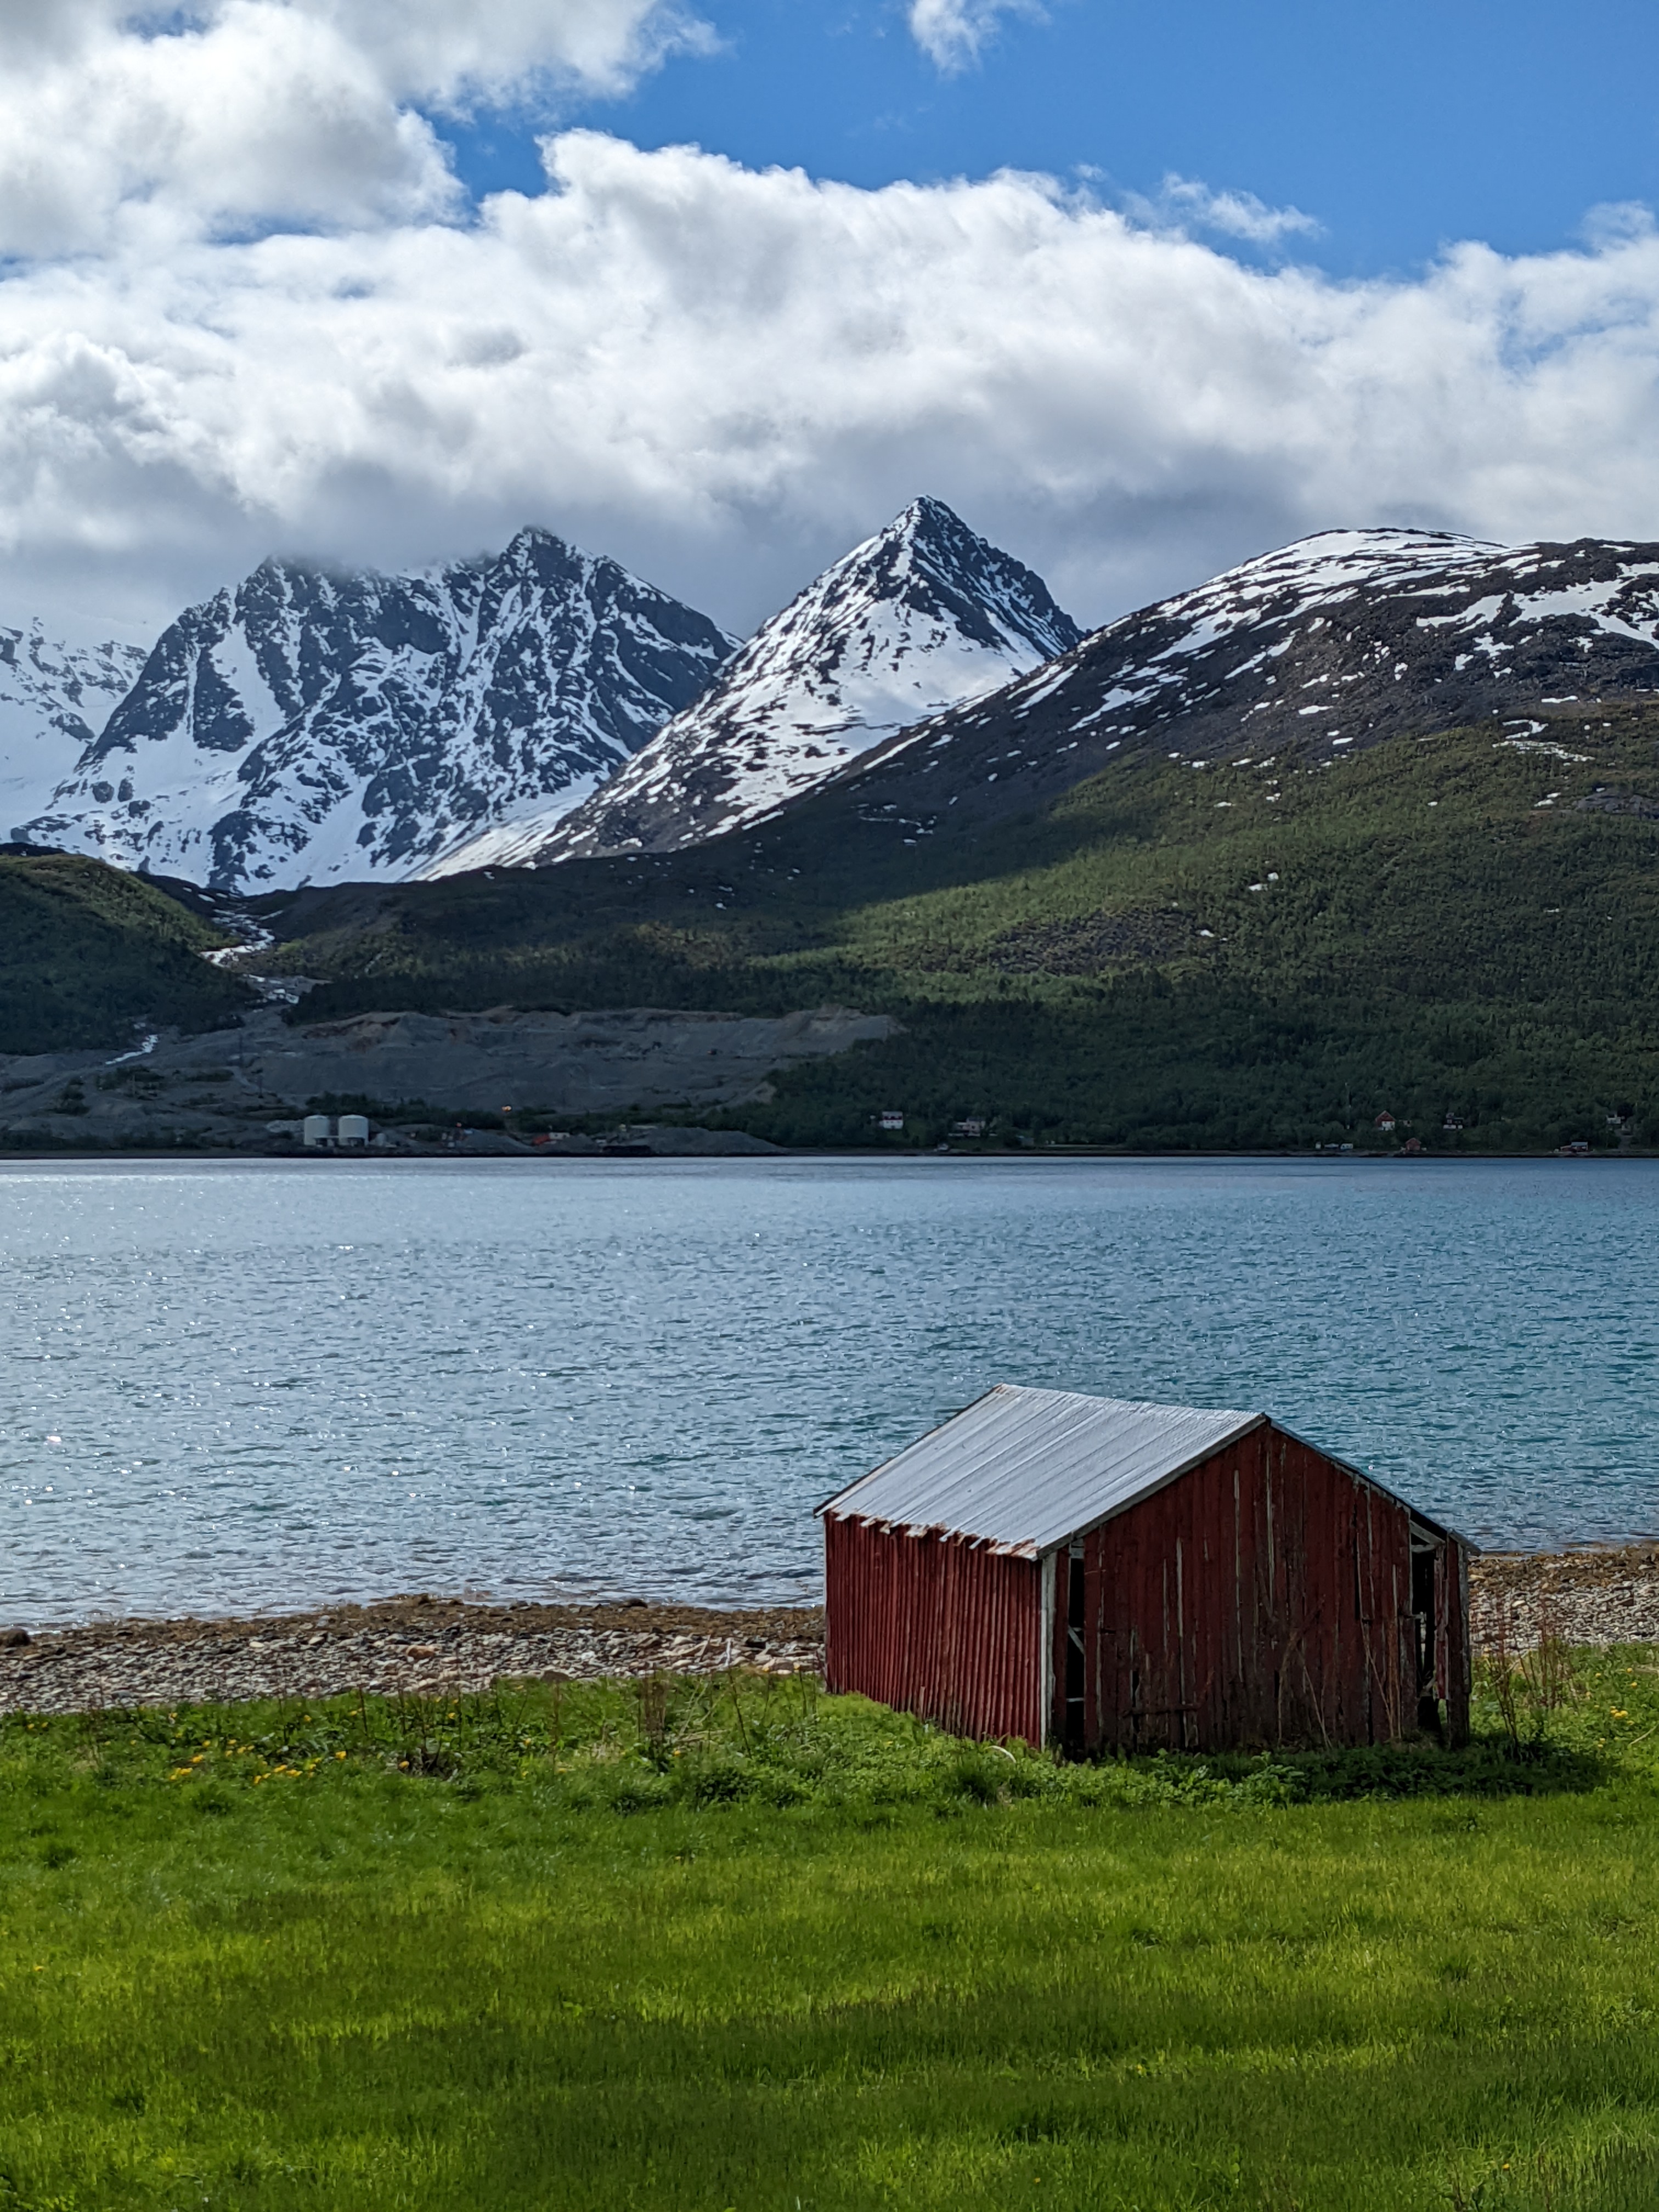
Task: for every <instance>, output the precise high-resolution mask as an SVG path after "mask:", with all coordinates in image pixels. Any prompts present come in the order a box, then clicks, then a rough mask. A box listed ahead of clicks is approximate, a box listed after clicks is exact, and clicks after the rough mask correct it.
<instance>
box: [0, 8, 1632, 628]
mask: <svg viewBox="0 0 1659 2212" xmlns="http://www.w3.org/2000/svg"><path fill="white" fill-rule="evenodd" d="M1656 81H1659V11H1655V10H1654V9H1652V8H1651V6H1650V5H1648V6H1638V5H1634V4H1628V3H1627V0H1579V4H1578V5H1577V6H1576V7H1575V8H1573V9H1571V10H1569V9H1562V8H1560V7H1559V5H1556V6H1547V5H1543V4H1539V0H1510V4H1509V5H1506V6H1502V7H1500V6H1498V5H1492V4H1487V0H1437V4H1433V5H1429V4H1419V0H1395V4H1392V5H1390V6H1389V7H1388V8H1386V9H1384V8H1380V7H1376V6H1370V7H1367V6H1364V5H1361V4H1352V5H1348V6H1345V7H1340V8H1337V7H1333V6H1332V5H1331V4H1330V0H1322V4H1317V5H1315V4H1299V3H1297V4H1293V3H1292V0H1256V4H1254V5H1252V6H1250V7H1249V8H1244V7H1241V6H1239V5H1238V4H1237V0H1158V5H1156V6H1153V5H1151V4H1147V3H1146V0H1140V4H1129V0H1048V4H1046V5H1043V6H1038V5H1036V4H1035V0H1015V3H1014V4H1008V3H1007V0H1004V4H999V0H844V3H843V4H829V3H828V0H823V3H822V4H821V0H684V4H663V0H491V4H490V5H489V7H487V8H485V7H480V6H478V5H477V4H476V0H200V3H199V4H197V5H196V6H193V7H189V8H185V9H168V10H160V9H150V10H135V9H131V8H130V7H124V6H122V5H121V4H120V0H3V5H0V622H3V623H12V624H17V623H23V622H26V621H27V620H28V619H30V618H31V617H37V616H38V617H40V619H41V620H42V621H43V622H44V623H46V626H47V628H48V630H49V631H50V632H52V633H53V634H57V635H69V636H72V637H89V636H92V635H118V636H123V637H128V638H132V639H136V640H138V641H143V640H145V639H147V638H148V637H149V636H152V635H155V632H156V630H158V629H159V628H160V627H161V624H162V623H164V622H165V621H166V620H167V618H168V617H170V616H171V615H173V613H174V612H176V611H178V609H179V607H180V606H182V605H185V603H186V602H188V601H189V600H191V599H197V598H199V597H201V596H203V595H204V594H205V593H207V592H210V591H212V590H215V589H216V588H219V587H221V586H224V585H226V584H232V583H234V581H235V580H236V579H237V578H239V577H240V575H242V574H245V573H246V571H247V570H248V569H249V568H252V566H253V565H255V563H257V562H258V561H259V560H260V559H261V558H263V557H264V556H267V555H269V554H288V555H295V556H301V557H306V558H311V559H317V560H321V561H325V562H340V563H358V562H369V563H373V564H374V565H377V566H380V567H384V568H404V567H410V566H416V565H424V564H427V563H429V562H441V561H445V560H450V559H455V558H459V557H464V556H467V555H469V554H471V553H474V552H477V551H479V550H485V549H488V548H491V547H495V546H499V545H500V544H503V543H505V542H506V540H507V538H509V537H510V536H511V535H512V533H513V531H514V530H515V529H516V528H518V527H520V526H522V525H524V524H526V523H535V524H539V525H542V526H546V527H549V528H551V529H554V530H556V531H558V532H561V533H562V534H563V535H565V536H567V537H568V538H571V539H573V540H574V541H575V542H576V543H579V544H584V545H586V546H587V547H589V548H590V549H591V550H595V551H599V552H605V553H611V554H613V555H614V556H616V557H617V558H618V559H620V560H622V561H623V562H626V563H627V565H629V567H630V568H635V570H637V571H638V572H639V573H641V574H643V575H645V576H647V577H648V578H650V579H651V580H653V581H654V582H656V583H659V584H661V585H663V586H665V587H666V588H668V589H670V590H671V591H676V592H679V593H681V594H682V596H684V597H685V598H686V599H690V600H691V601H692V602H693V603H694V604H696V605H699V606H701V607H702V608H703V609H704V610H705V611H707V612H708V613H709V614H711V615H713V616H714V617H715V618H716V619H717V620H719V621H720V622H722V623H726V625H728V626H729V627H732V628H733V629H739V630H746V629H750V628H752V627H753V626H754V625H755V624H756V623H758V622H759V621H761V620H763V618H764V617H766V616H767V615H768V614H769V613H770V612H772V611H774V610H775V608H776V607H778V606H779V605H781V604H783V603H784V602H785V601H786V600H787V599H788V598H789V597H790V596H791V595H792V594H793V592H794V591H796V590H797V589H798V588H799V586H801V585H802V584H804V583H805V581H807V580H809V579H810V577H811V575H812V574H815V573H816V571H817V569H818V568H821V567H822V566H823V564H824V563H825V562H828V561H829V560H831V559H833V558H835V557H836V556H837V555H839V554H840V553H842V551H844V550H846V549H847V548H848V546H849V545H851V544H854V542H856V541H857V540H858V539H859V538H862V537H864V536H866V535H867V534H868V533H869V532H872V531H873V530H875V529H878V528H879V527H880V526H881V525H882V524H883V523H884V522H885V521H886V520H888V519H889V518H890V516H891V515H892V514H894V513H896V512H897V511H898V509H899V508H901V507H902V506H903V505H904V504H905V503H906V502H907V501H908V500H909V499H910V498H911V497H913V496H914V495H915V494H917V493H919V492H930V493H932V494H933V495H936V496H938V497H940V498H943V499H945V500H947V501H950V503H951V505H952V506H954V507H956V508H957V510H958V512H959V513H962V514H963V516H964V518H965V519H966V520H968V521H969V523H970V524H971V525H972V526H974V527H975V528H976V529H978V530H981V531H982V532H985V533H986V534H987V536H989V537H991V538H994V539H995V540H996V541H997V542H998V543H1000V544H1003V545H1005V546H1006V547H1007V549H1008V550H1010V551H1012V552H1013V553H1015V554H1017V555H1018V556H1020V557H1021V558H1022V559H1024V560H1026V561H1028V562H1030V563H1031V564H1032V565H1033V566H1034V567H1036V568H1038V569H1039V570H1041V571H1042V574H1044V575H1045V576H1046V577H1047V579H1048V582H1049V584H1050V585H1051V586H1052V587H1053V588H1054V591H1055V592H1056V595H1057V596H1058V597H1059V598H1060V599H1061V601H1062V603H1063V604H1065V605H1067V606H1068V607H1069V608H1070V609H1071V611H1073V613H1074V614H1075V615H1076V616H1077V617H1078V618H1079V620H1081V621H1083V622H1085V623H1097V622H1100V621H1103V620H1105V619H1108V618H1109V617H1111V616H1113V615H1115V614H1117V613H1120V612H1122V611H1126V610H1127V609H1128V608H1130V607H1133V606H1135V605H1142V604H1144V603H1146V601H1148V600H1150V599H1153V598H1156V597H1158V596H1159V595H1161V594H1163V593H1164V592H1170V591H1172V590H1176V589H1179V588H1182V587H1183V586H1188V585H1190V584H1194V583H1196V582H1199V581H1200V580H1203V579H1204V578H1206V577H1207V576H1209V575H1211V574H1214V573H1215V572H1216V571H1218V569H1220V568H1225V567H1226V566H1228V565H1230V564H1231V563H1232V562H1237V561H1239V560H1243V559H1245V558H1248V557H1249V556H1250V555H1252V554H1254V553H1256V552H1261V551H1264V550H1268V549H1269V548H1271V547H1273V546H1275V545H1278V544H1283V543H1285V542H1286V541H1287V540H1289V539H1291V538H1296V537H1298V536H1302V535H1304V534H1306V533H1308V532H1311V531H1315V530H1319V529H1323V528H1333V527H1344V528H1346V527H1354V526H1365V525H1390V524H1399V525H1410V526H1419V527H1421V526H1426V527H1431V528H1443V529H1450V530H1457V531H1464V532H1470V533H1472V534H1474V535H1477V536H1481V537H1488V538H1503V539H1506V540H1510V541H1517V540H1522V539H1527V538H1535V537H1541V536H1556V537H1573V536H1577V535H1583V534H1592V533H1593V534H1598V535H1615V536H1620V537H1628V538H1659V233H1656V230H1655V227H1654V222H1653V217H1652V215H1651V213H1650V210H1651V209H1652V208H1653V207H1655V206H1656V205H1659V175H1656V155H1659V146H1656V133H1659V106H1656V102H1655V100H1654V97H1653V94H1652V89H1651V88H1652V86H1653V85H1654V83H1655V82H1656Z"/></svg>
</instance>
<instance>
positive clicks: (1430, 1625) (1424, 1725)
mask: <svg viewBox="0 0 1659 2212" xmlns="http://www.w3.org/2000/svg"><path fill="white" fill-rule="evenodd" d="M1437 1549H1438V1547H1437V1546H1436V1545H1434V1544H1432V1543H1428V1542H1425V1541H1424V1539H1423V1538H1422V1537H1421V1536H1420V1535H1419V1534H1418V1532H1417V1530H1416V1529H1415V1528H1413V1531H1412V1621H1413V1626H1414V1627H1415V1629H1416V1631H1417V1725H1418V1726H1419V1728H1420V1729H1427V1730H1428V1731H1429V1733H1430V1734H1431V1735H1439V1733H1440V1699H1439V1698H1438V1697H1437V1694H1436V1681H1435V1674H1436V1662H1437V1659H1438V1657H1439V1652H1438V1650H1437V1647H1436V1642H1435V1627H1434V1624H1435V1564H1436V1559H1437Z"/></svg>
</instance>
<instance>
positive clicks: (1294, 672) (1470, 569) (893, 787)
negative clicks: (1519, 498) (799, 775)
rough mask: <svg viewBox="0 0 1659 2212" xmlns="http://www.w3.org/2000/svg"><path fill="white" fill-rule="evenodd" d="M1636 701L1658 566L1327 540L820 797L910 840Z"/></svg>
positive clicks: (1549, 551)
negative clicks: (1092, 785) (1138, 767)
mask: <svg viewBox="0 0 1659 2212" xmlns="http://www.w3.org/2000/svg"><path fill="white" fill-rule="evenodd" d="M1650 694H1659V544H1648V543H1644V544H1631V543H1626V542H1625V541H1622V540H1618V541H1615V540H1609V539H1602V538H1579V539H1577V540H1575V541H1574V542H1573V543H1571V544H1534V545H1524V546H1502V545H1494V544H1486V543H1484V542H1482V541H1480V540H1478V539H1474V538H1456V537H1452V536H1449V535H1444V534H1441V533H1438V532H1423V531H1408V530H1369V531H1329V532H1322V534H1320V535H1319V536H1316V537H1314V538H1304V539H1302V540H1300V541H1299V542H1298V543H1297V544H1293V545H1290V546H1286V547H1285V548H1283V549H1282V550H1279V551H1278V552H1275V553H1271V554H1267V555H1264V556H1261V558H1259V559H1257V560H1254V561H1248V562H1243V564H1242V565H1241V566H1240V567H1238V568H1232V569H1229V570H1228V571H1227V572H1226V574H1224V575H1221V576H1218V577H1216V578H1215V579H1213V580H1212V581H1211V582H1210V583H1207V584H1205V585H1202V586H1200V587H1199V588H1198V589H1197V590H1195V591H1192V592H1182V593H1181V594H1179V595H1178V596H1176V597H1175V598H1173V599H1164V600H1162V601H1160V602H1158V604H1157V605H1153V606H1151V607H1146V608H1143V609H1141V610H1139V611H1137V612H1135V613H1133V614H1129V615H1126V616H1124V617H1121V619H1120V620H1119V621H1117V622H1114V623H1108V624H1107V625H1106V626H1105V628H1104V629H1099V630H1097V631H1096V632H1094V634H1093V635H1091V636H1090V637H1088V638H1085V640H1084V641H1083V642H1082V643H1081V644H1080V645H1079V646H1077V647H1074V648H1073V650H1072V651H1071V652H1069V653H1066V654H1065V655H1064V656H1063V657H1062V658H1060V659H1058V660H1056V661H1055V662H1054V664H1053V665H1050V666H1048V667H1044V668H1042V669H1038V670H1036V671H1034V672H1033V673H1032V674H1030V675H1028V676H1025V677H1023V678H1017V679H1016V680H1015V681H1014V682H1013V683H1012V684H1008V685H1006V687H1005V688H1004V689H1003V690H1000V691H999V692H997V693H995V694H994V696H992V697H990V698H988V699H982V700H979V701H975V702H970V703H969V704H968V705H967V706H965V707H961V708H955V709H952V710H948V711H946V712H945V713H944V714H940V715H938V716H936V717H934V718H933V720H931V721H928V722H927V723H924V724H921V725H919V726H917V727H915V728H914V729H911V730H908V731H904V732H901V733H900V734H899V735H898V736H897V737H896V738H892V739H890V740H889V741H888V743H887V744H884V746H882V747H881V748H879V749H878V750H876V751H875V752H873V753H872V754H870V755H868V756H866V757H865V758H863V759H862V760H860V761H856V762H854V763H851V764H850V765H849V766H848V768H846V769H843V770H842V772H841V774H840V775H838V776H837V777H836V779H835V780H834V781H833V782H832V783H831V784H830V785H829V787H828V788H827V790H826V792H825V793H824V794H823V796H824V799H826V801H828V802H829V803H832V804H834V805H836V808H837V810H838V811H841V812H842V813H848V812H850V813H851V814H853V815H854V817H857V818H859V819H861V820H862V821H863V822H865V823H868V824H871V825H885V826H887V827H889V828H890V829H893V830H894V831H895V832H896V834H898V835H899V836H902V837H905V838H908V839H911V840H915V838H917V837H920V836H930V835H936V834H939V833H941V832H942V831H944V830H945V829H946V827H947V825H949V826H950V827H952V828H963V829H966V828H968V827H969V826H970V825H971V824H973V823H978V822H984V821H987V820H992V819H995V818H997V817H1002V816H1006V815H1008V814H1012V813H1015V812H1019V811H1027V810H1029V809H1030V808H1031V807H1033V806H1034V805H1042V804H1044V803H1047V802H1048V801H1051V800H1053V799H1057V798H1059V797H1060V796H1061V795H1063V794H1064V793H1066V791H1068V790H1070V789H1072V788H1073V787H1075V786H1076V785H1078V784H1079V783H1081V782H1083V781H1085V780H1086V779H1087V778H1089V777H1090V776H1092V775H1097V774H1098V773H1099V772H1100V771H1101V770H1103V769H1106V768H1108V767H1109V766H1110V765H1111V764H1112V763H1114V762H1116V761H1125V762H1127V761H1131V760H1133V759H1134V758H1135V757H1137V756H1141V755H1145V754H1146V753H1147V752H1149V751H1151V752H1162V753H1163V754H1165V755H1167V756H1168V757H1170V758H1171V759H1180V760H1183V761H1187V762H1189V763H1191V764H1192V765H1193V766H1194V768H1195V769H1198V768H1202V767H1203V766H1204V765H1206V763H1210V762H1219V761H1221V760H1224V759H1225V760H1227V761H1229V762H1243V763H1247V764H1250V765H1253V766H1255V767H1256V768H1259V769H1262V770H1263V771H1271V770H1273V769H1279V770H1281V771H1285V772H1288V771H1289V770H1290V769H1292V768H1295V767H1302V768H1317V767H1332V766H1334V765H1335V764H1336V763H1339V762H1340V760H1341V759H1342V758H1343V757H1345V755H1346V754H1348V753H1351V752H1352V751H1355V750H1363V749H1364V747H1365V746H1368V745H1370V744H1376V743H1378V742H1380V741H1381V740H1382V739H1383V738H1389V737H1395V736H1399V735H1402V734H1407V733H1415V734H1417V735H1420V736H1426V735H1431V734H1432V733H1433V732H1435V731H1437V730H1446V729H1452V728H1455V727H1457V726H1461V725H1464V724H1468V723H1473V722H1480V721H1482V720H1500V721H1507V722H1508V723H1509V724H1510V734H1509V739H1508V741H1509V742H1512V743H1516V744H1523V745H1524V744H1545V745H1547V743H1548V739H1547V735H1545V734H1543V733H1545V732H1547V727H1548V725H1549V723H1550V720H1551V718H1552V717H1553V716H1557V715H1559V716H1561V717H1563V718H1565V719H1566V720H1569V721H1571V722H1573V723H1575V724H1576V723H1577V722H1579V721H1582V720H1583V715H1584V714H1585V713H1586V711H1588V709H1589V707H1590V706H1591V705H1592V704H1593V702H1595V701H1596V700H1598V699H1601V698H1606V699H1608V700H1615V699H1617V700H1634V699H1639V698H1643V697H1644V696H1649V695H1650ZM1534 721H1535V722H1536V724H1537V727H1536V728H1535V729H1534V728H1532V727H1531V725H1532V724H1533V723H1534ZM1523 725H1525V726H1523ZM807 803H808V804H810V801H809V802H807ZM796 811H798V806H792V807H791V808H790V809H789V810H788V811H787V815H788V817H793V814H794V813H795V812H796ZM785 818H787V817H785Z"/></svg>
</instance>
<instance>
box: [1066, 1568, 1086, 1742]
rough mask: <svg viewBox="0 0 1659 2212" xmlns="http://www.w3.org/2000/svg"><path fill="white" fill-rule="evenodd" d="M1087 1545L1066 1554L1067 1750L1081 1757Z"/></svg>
mask: <svg viewBox="0 0 1659 2212" xmlns="http://www.w3.org/2000/svg"><path fill="white" fill-rule="evenodd" d="M1085 1625H1086V1624H1085V1600H1084V1574H1083V1547H1082V1545H1081V1544H1073V1546H1072V1547H1070V1550H1069V1552H1068V1553H1067V1554H1066V1737H1065V1741H1066V1753H1067V1756H1068V1757H1070V1758H1073V1759H1081V1758H1082V1756H1083V1750H1084V1745H1085V1742H1086V1741H1087V1733H1088V1732H1087V1727H1086V1722H1085V1699H1086V1697H1087V1694H1088V1692H1087V1682H1088V1668H1087V1664H1086V1655H1085V1651H1084V1648H1083V1635H1084V1629H1085Z"/></svg>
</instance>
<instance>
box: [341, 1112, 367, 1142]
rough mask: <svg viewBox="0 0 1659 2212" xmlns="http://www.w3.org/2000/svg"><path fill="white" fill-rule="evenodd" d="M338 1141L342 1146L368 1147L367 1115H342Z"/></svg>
mask: <svg viewBox="0 0 1659 2212" xmlns="http://www.w3.org/2000/svg"><path fill="white" fill-rule="evenodd" d="M337 1142H338V1143H339V1144H342V1145H358V1146H362V1145H366V1144H367V1143H368V1115H366V1114H342V1115H341V1116H340V1128H339V1135H338V1137H337Z"/></svg>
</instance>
